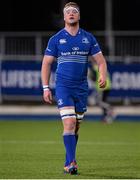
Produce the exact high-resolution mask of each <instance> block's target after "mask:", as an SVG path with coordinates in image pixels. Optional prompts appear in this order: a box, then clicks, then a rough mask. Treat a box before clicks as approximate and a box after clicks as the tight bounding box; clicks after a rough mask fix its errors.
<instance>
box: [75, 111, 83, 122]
mask: <svg viewBox="0 0 140 180" xmlns="http://www.w3.org/2000/svg"><path fill="white" fill-rule="evenodd" d="M83 118H84V113H76V120H77V122H78V123H81V122H82V121H83Z"/></svg>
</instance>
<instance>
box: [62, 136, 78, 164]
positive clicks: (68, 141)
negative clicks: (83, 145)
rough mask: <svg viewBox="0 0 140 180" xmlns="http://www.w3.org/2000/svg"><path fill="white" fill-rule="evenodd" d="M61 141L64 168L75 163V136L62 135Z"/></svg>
mask: <svg viewBox="0 0 140 180" xmlns="http://www.w3.org/2000/svg"><path fill="white" fill-rule="evenodd" d="M63 141H64V145H65V149H66V162H65V166H68V165H69V164H70V163H71V162H72V161H75V151H76V139H75V134H64V135H63Z"/></svg>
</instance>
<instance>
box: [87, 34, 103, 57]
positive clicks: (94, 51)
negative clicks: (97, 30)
mask: <svg viewBox="0 0 140 180" xmlns="http://www.w3.org/2000/svg"><path fill="white" fill-rule="evenodd" d="M99 52H101V48H100V46H99V44H98V42H97V40H96V38H95V37H94V36H93V35H91V49H90V55H95V54H97V53H99Z"/></svg>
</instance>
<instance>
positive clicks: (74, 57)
mask: <svg viewBox="0 0 140 180" xmlns="http://www.w3.org/2000/svg"><path fill="white" fill-rule="evenodd" d="M99 52H101V49H100V47H99V44H98V42H97V41H96V39H95V37H94V36H93V35H92V34H91V33H89V32H87V31H85V30H83V29H81V28H80V29H79V31H78V33H77V34H76V35H75V36H72V35H70V34H69V33H68V32H67V31H66V30H65V29H62V30H60V31H59V32H58V33H56V34H55V35H54V36H52V37H51V38H50V39H49V42H48V46H47V48H46V50H45V55H50V56H54V57H56V58H57V63H58V64H57V70H56V77H57V81H59V80H60V81H61V82H62V81H64V82H67V81H69V82H75V83H76V82H77V83H78V82H81V81H85V80H86V79H87V70H88V56H91V55H95V54H97V53H99Z"/></svg>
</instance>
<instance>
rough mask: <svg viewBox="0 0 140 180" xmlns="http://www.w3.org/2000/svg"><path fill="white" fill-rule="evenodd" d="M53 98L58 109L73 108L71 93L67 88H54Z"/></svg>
mask: <svg viewBox="0 0 140 180" xmlns="http://www.w3.org/2000/svg"><path fill="white" fill-rule="evenodd" d="M55 98H56V102H57V106H58V108H59V109H60V108H63V107H71V106H72V107H74V100H73V98H72V96H71V91H70V90H69V88H67V87H61V86H60V87H56V90H55Z"/></svg>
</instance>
